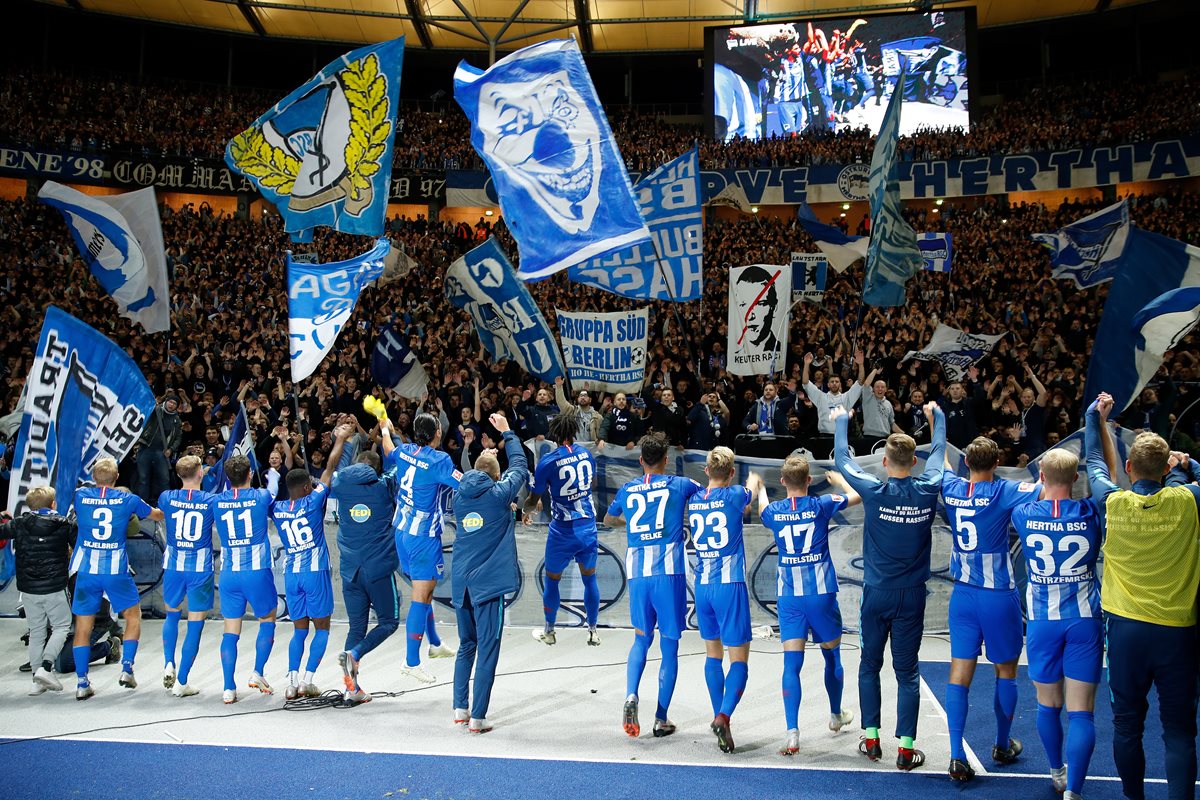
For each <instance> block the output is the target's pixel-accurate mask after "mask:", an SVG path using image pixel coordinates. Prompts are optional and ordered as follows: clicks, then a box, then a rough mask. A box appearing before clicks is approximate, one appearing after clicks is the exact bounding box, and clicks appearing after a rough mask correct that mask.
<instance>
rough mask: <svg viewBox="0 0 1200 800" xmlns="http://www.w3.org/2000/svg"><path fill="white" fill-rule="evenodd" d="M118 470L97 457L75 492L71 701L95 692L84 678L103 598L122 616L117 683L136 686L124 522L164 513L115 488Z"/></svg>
mask: <svg viewBox="0 0 1200 800" xmlns="http://www.w3.org/2000/svg"><path fill="white" fill-rule="evenodd" d="M117 475H118V469H117V462H116V461H114V460H113V459H111V458H101V459H98V460H97V461H96V463H95V465H94V466H93V467H92V480H94V481H95V482H96V485H95V486H94V487H91V486H87V487H83V488H80V489H78V490H76V492H75V499H74V506H75V519H76V524H77V525H78V527H79V535H78V538H77V539H76V544H75V550H74V552H73V553H72V554H71V572H73V573H76V574H77V577H76V578H75V597H74V599H73V600H72V601H71V613H73V614H74V615H75V640H74V643H73V645H72V649H73V651H74V652H73V655H74V656H75V675H76V677H77V678H78V679H79V685H78V687H77V688H76V689H75V699H76V700H87V699H88V698H89V697H91V696H92V695H94V694H95V693H96V690H95V689H93V688H92V684H91V681H89V680H88V661H89V659H91V657H92V648H91V642H92V638H91V637H92V626H93V624H94V623H95V620H96V612H98V611H99V610H100V603H101V601H103V599H104V598H105V597H107V598H108V601H109V603H110V604H111V605H112V607H113V608H114V609H115V610H116V611H118V612H120V613H121V614H122V616H124V617H125V633H124V635H123V636H122V641H121V677H120V678H119V679H118V683H120V684H121V685H122V686H124V687H125V688H126V689H135V688H137V680H136V679H135V678H134V677H133V662H134V659H135V658H136V657H137V650H138V638H139V637H140V635H141V632H142V607H141V605H140V603H141V600H140V597H139V595H138V588H137V584H136V583H134V582H133V576H132V575H131V574H130V573H129V558H128V557H127V556H126V554H125V530H126V528H128V527H129V519H130V517H133V516H137V517H139V518H140V519H147V518H149V519H152V520H154V521H156V522H157V521H159V520H161V519H162V518H163V513H162V511H160V510H158V509H157V508H154V509H152V508H150V506H148V505H146V502H145V501H144V500H142V499H141V498H140V497H138V496H137V495H133V494H130V493H129V492H124V491H121V490H120V489H114V488H113V486H114V485H115V484H116V482H117Z"/></svg>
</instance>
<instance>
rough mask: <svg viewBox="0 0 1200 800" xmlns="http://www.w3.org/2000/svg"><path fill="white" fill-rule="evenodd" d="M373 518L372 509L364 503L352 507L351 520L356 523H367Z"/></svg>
mask: <svg viewBox="0 0 1200 800" xmlns="http://www.w3.org/2000/svg"><path fill="white" fill-rule="evenodd" d="M370 518H371V509H370V507H369V506H365V505H363V504H362V503H358V504H357V505H353V506H351V507H350V519H352V520H354V521H355V522H366V521H367V520H369V519H370Z"/></svg>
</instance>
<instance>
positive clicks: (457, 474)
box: [452, 470, 462, 481]
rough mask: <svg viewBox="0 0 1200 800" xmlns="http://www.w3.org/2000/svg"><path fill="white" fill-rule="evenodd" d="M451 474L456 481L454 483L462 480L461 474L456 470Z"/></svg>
mask: <svg viewBox="0 0 1200 800" xmlns="http://www.w3.org/2000/svg"><path fill="white" fill-rule="evenodd" d="M452 474H453V475H454V480H456V481H461V480H462V473H461V472H459V471H458V470H454V472H453V473H452Z"/></svg>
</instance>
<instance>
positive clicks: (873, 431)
mask: <svg viewBox="0 0 1200 800" xmlns="http://www.w3.org/2000/svg"><path fill="white" fill-rule="evenodd" d="M872 374H874V373H872ZM887 391H888V388H887V383H885V382H884V380H883V379H882V378H877V379H876V380H875V381H874V382H873V383H872V384H871V394H869V395H867V396H865V397H863V399H862V411H863V417H862V433H863V436H865V437H867V438H873V439H879V438H884V439H886V438H887V437H888V436H891V435H892V434H893V433H903V432H904V431H902V430H901V429H900V426H899V425H897V424H896V408H895V406H893V405H892V401H891V399H890V398H889V397H888V396H887Z"/></svg>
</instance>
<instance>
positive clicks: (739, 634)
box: [687, 447, 763, 753]
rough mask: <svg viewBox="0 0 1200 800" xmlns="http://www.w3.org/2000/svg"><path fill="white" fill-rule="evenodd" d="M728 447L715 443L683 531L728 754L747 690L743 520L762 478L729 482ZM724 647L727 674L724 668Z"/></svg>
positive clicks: (716, 727)
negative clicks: (692, 557)
mask: <svg viewBox="0 0 1200 800" xmlns="http://www.w3.org/2000/svg"><path fill="white" fill-rule="evenodd" d="M733 473H734V467H733V451H732V450H730V449H729V448H728V447H715V448H713V449H712V451H710V452H709V454H708V463H707V464H705V467H704V474H705V475H707V476H708V488H707V489H705V490H704V491H702V492H699V493H697V494H694V495H692V499H691V500H690V501H688V506H687V514H688V529H689V532H690V534H691V538H692V544H694V545H695V547H696V558H697V562H696V620H697V622H699V624H700V638H701V639H703V640H704V649H705V651H706V653H707V657H706V658H705V660H704V681H705V683H707V684H708V696H709V699H710V700H711V701H712V707H713V721H712V726H711V727H712V731H713V733H715V734H716V735H717V744H718V746H720V748H721V751H722V752H725V753H732V752H733V748H734V744H733V734H732V732H731V731H730V728H729V718H730V717H731V716H733V710H734V709H735V708H737V704H738V701H739V700H741V699H742V693H743V692H744V691H746V679H747V677H748V675H749V672H748V670H749V667H748V665H747V661H748V659H749V658H750V640H751V639H752V638H753V637H752V634H751V632H750V593H749V592H748V591H747V590H746V545H745V542H744V541H743V539H742V521H743V518H744V517H745V515H746V509H747V508H749V507H750V503H751V501H752V500H753V499H754V496H755V495H757V494H758V493H759V491H760V490H761V489H762V488H763V482H762V478H760V477H758V476H757V475H755V474H753V473H751V474H750V477H749V479H748V480H747V481H746V485H745V486H733V485H731V483H732V481H733ZM726 647H727V648H729V673H728V674H726V673H725V670H724V661H725V648H726Z"/></svg>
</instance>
